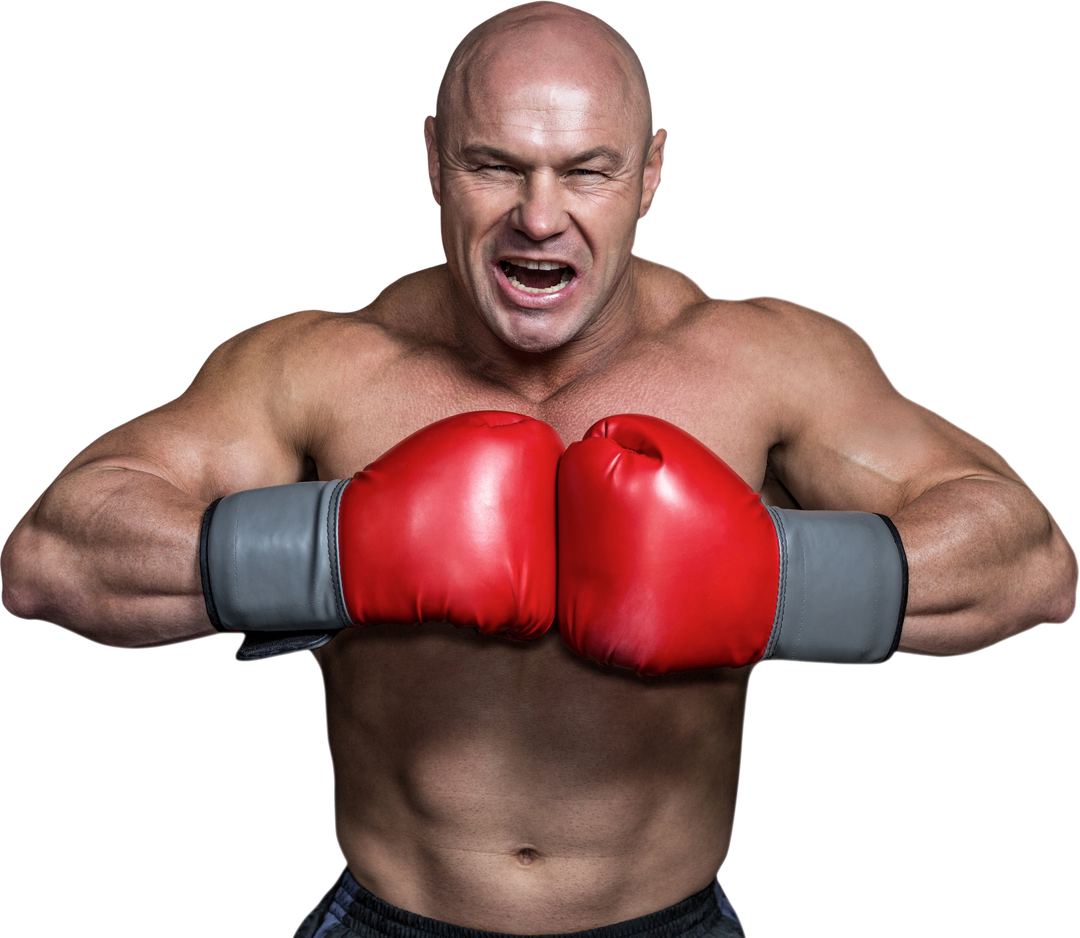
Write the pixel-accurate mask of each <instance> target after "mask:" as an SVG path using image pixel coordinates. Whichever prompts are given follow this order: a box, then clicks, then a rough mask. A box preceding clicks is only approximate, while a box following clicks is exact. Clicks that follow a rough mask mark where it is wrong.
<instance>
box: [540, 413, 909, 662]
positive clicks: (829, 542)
mask: <svg viewBox="0 0 1080 938" xmlns="http://www.w3.org/2000/svg"><path fill="white" fill-rule="evenodd" d="M558 506H559V524H558V526H559V590H558V619H559V629H560V632H561V634H562V637H563V639H564V641H565V642H566V644H567V645H569V646H570V648H572V649H573V650H574V651H576V652H577V653H578V654H580V655H582V656H584V657H586V658H591V659H592V660H594V661H598V662H600V663H602V664H613V665H618V666H620V667H624V668H633V669H635V670H636V671H638V673H640V674H665V673H668V672H672V671H687V670H695V669H702V668H715V667H741V666H743V665H747V664H751V663H753V662H755V661H758V660H760V659H763V658H789V659H796V660H803V661H833V662H874V661H882V660H884V659H885V658H888V657H889V655H891V654H892V652H893V651H894V650H895V648H896V645H897V643H898V642H899V640H900V628H901V624H902V622H903V616H904V607H905V604H906V601H907V561H906V558H905V556H904V549H903V545H902V543H901V541H900V536H899V535H898V534H897V532H896V528H895V527H894V526H893V524H892V522H891V521H889V519H888V518H885V517H883V516H880V515H874V514H869V513H866V512H857V511H793V510H787V509H780V508H771V507H769V508H767V507H766V506H765V505H763V504H762V502H761V498H760V496H759V495H758V494H757V493H756V492H755V491H754V490H753V489H751V488H750V486H748V485H747V484H746V483H745V482H743V480H742V479H741V478H740V477H739V476H738V475H737V474H736V473H735V472H733V471H732V470H731V468H729V467H728V465H727V464H726V463H725V462H724V461H723V460H721V459H720V458H719V457H717V456H716V455H715V454H714V453H713V452H712V451H711V450H710V449H708V448H707V447H706V446H704V445H703V444H702V443H700V442H699V441H698V440H696V439H694V437H692V436H690V434H688V433H686V432H685V431H683V430H681V429H679V428H678V427H676V426H674V425H673V424H670V423H667V422H666V421H664V420H660V419H658V418H656V417H645V416H639V415H634V414H629V415H621V416H616V417H608V418H607V419H606V420H601V421H600V422H598V423H597V424H595V425H594V426H593V427H592V428H591V429H590V430H589V431H588V433H586V434H585V437H584V438H583V439H582V440H581V441H580V442H576V443H571V444H570V446H569V447H568V448H567V450H566V453H565V454H564V455H563V458H562V460H561V462H560V464H559V480H558Z"/></svg>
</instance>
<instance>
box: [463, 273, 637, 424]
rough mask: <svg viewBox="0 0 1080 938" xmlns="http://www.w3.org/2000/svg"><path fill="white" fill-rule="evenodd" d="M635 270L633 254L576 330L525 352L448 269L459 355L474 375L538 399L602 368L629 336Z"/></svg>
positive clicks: (632, 327)
mask: <svg viewBox="0 0 1080 938" xmlns="http://www.w3.org/2000/svg"><path fill="white" fill-rule="evenodd" d="M634 273H635V272H634V265H633V258H631V259H630V263H629V264H628V265H627V270H626V273H625V275H624V276H622V277H620V278H619V283H618V286H617V287H616V289H615V290H614V291H613V293H612V295H611V296H610V297H608V299H607V301H606V302H605V303H604V305H603V306H602V307H601V308H600V310H599V311H598V312H597V313H596V314H595V315H594V316H593V317H591V318H590V319H589V320H588V322H587V323H586V324H585V326H584V327H583V328H582V329H581V331H580V332H578V333H577V334H576V335H574V336H573V337H572V338H570V339H569V340H568V341H566V342H564V343H563V344H562V345H559V346H557V347H556V348H553V349H549V350H547V351H543V352H529V351H524V350H522V349H518V348H515V347H514V346H512V345H509V344H507V343H506V342H504V341H503V340H502V339H501V338H500V337H499V336H498V335H496V333H494V332H493V331H492V330H491V328H490V327H489V326H488V324H487V323H486V322H485V321H484V320H483V318H482V317H481V316H480V313H479V312H478V311H477V309H476V307H475V305H473V303H472V302H471V301H470V300H469V298H468V297H467V296H466V295H465V293H464V291H462V290H461V288H460V287H459V286H458V285H457V284H456V283H455V282H454V280H453V277H452V276H451V275H450V272H449V269H448V268H447V269H446V280H447V288H448V294H449V303H450V307H451V310H452V315H453V321H454V324H455V335H456V339H457V343H458V345H459V349H460V354H461V357H462V359H463V361H464V362H465V364H466V366H467V367H468V369H469V370H470V371H471V372H473V373H474V374H476V375H477V376H479V377H482V378H484V379H485V380H487V381H492V382H494V383H496V384H499V385H502V386H503V387H506V388H508V389H509V390H511V391H513V392H514V393H515V394H517V395H519V396H520V397H523V398H525V399H526V400H528V401H530V402H531V403H534V404H541V403H543V402H544V401H546V400H548V399H549V398H550V397H552V396H553V395H555V394H557V393H558V392H559V391H561V390H563V389H564V388H566V387H567V386H568V385H570V384H572V383H573V382H574V381H576V380H578V379H579V378H581V377H583V376H585V375H588V374H591V373H593V372H595V371H598V370H599V369H601V368H602V367H603V366H604V365H605V364H606V363H607V362H609V361H610V360H611V359H612V358H613V357H614V355H615V354H616V353H617V352H618V350H619V349H620V348H622V347H623V346H624V345H625V344H626V342H627V341H628V340H629V339H630V338H631V337H632V336H633V334H634V333H635V331H636V329H637V321H638V316H637V303H636V299H637V288H636V280H635V275H634Z"/></svg>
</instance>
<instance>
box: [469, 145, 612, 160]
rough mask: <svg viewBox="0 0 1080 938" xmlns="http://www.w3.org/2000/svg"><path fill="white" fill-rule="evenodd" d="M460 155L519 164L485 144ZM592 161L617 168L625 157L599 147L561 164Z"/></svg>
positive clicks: (507, 153) (506, 154)
mask: <svg viewBox="0 0 1080 938" xmlns="http://www.w3.org/2000/svg"><path fill="white" fill-rule="evenodd" d="M461 155H462V156H463V157H465V158H466V159H469V160H483V161H485V162H486V161H493V162H497V163H520V162H521V159H520V157H516V156H514V155H513V154H512V153H509V152H507V151H506V150H500V149H499V148H498V147H493V146H489V145H488V144H486V143H476V144H471V145H469V146H465V147H462V149H461ZM593 160H606V161H607V162H609V163H611V164H613V165H616V166H618V165H620V164H622V163H623V162H625V160H626V157H625V156H624V155H623V154H622V153H620V152H619V151H618V150H613V149H612V148H611V147H605V146H599V147H593V148H592V149H591V150H585V151H584V152H583V153H578V154H576V155H575V156H572V157H570V159H568V160H564V161H563V163H564V165H567V166H573V165H577V164H579V163H590V162H592V161H593Z"/></svg>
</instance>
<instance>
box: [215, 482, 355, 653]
mask: <svg viewBox="0 0 1080 938" xmlns="http://www.w3.org/2000/svg"><path fill="white" fill-rule="evenodd" d="M347 484H348V480H338V481H333V482H298V483H294V484H292V485H277V486H271V487H269V488H261V489H251V490H249V491H246V492H237V493H236V494H234V495H229V496H227V497H225V498H222V499H219V500H218V501H216V502H214V503H213V504H212V505H211V506H210V507H209V508H208V509H207V511H206V515H205V516H204V518H203V525H202V533H201V536H200V539H199V541H200V543H199V568H200V571H201V574H202V587H203V598H204V600H205V601H206V612H207V615H208V616H209V617H210V621H211V623H212V624H213V626H214V628H216V629H218V631H222V632H247V633H248V638H247V640H246V641H245V643H244V645H243V647H242V648H241V649H240V651H239V652H238V653H237V657H238V658H241V659H245V658H263V657H268V656H270V655H273V654H281V653H282V652H285V651H294V650H297V649H299V648H317V647H318V646H319V645H323V644H325V643H326V642H328V641H329V640H330V639H331V638H332V637H333V636H334V635H335V634H336V633H337V631H338V630H340V629H342V628H344V627H346V626H349V625H352V624H353V623H352V622H351V621H350V619H349V615H348V612H347V611H346V609H345V601H344V598H343V596H342V594H341V583H340V577H339V576H338V557H337V515H338V503H339V501H340V498H341V491H342V489H344V488H345V486H346V485H347ZM253 633H260V634H253ZM261 633H272V634H266V635H263V634H261Z"/></svg>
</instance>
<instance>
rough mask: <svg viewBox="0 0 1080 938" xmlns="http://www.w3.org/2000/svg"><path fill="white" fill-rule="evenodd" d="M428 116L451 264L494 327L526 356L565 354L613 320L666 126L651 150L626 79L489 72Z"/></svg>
mask: <svg viewBox="0 0 1080 938" xmlns="http://www.w3.org/2000/svg"><path fill="white" fill-rule="evenodd" d="M487 71H488V72H489V73H491V74H488V75H486V80H485V81H484V82H483V83H482V84H481V88H480V91H481V92H482V93H477V89H476V88H475V86H474V87H473V88H472V89H470V90H471V93H469V94H467V95H465V96H464V97H465V98H466V100H465V101H463V102H461V106H459V107H457V108H456V109H455V110H454V111H453V112H452V115H451V117H452V120H449V121H448V119H447V117H446V116H441V117H440V119H441V120H443V121H444V126H443V127H442V128H440V129H441V131H442V135H441V141H440V142H441V147H438V146H437V145H436V142H435V134H434V120H433V119H432V118H428V121H427V125H426V135H427V138H428V157H429V171H430V175H431V184H432V191H433V193H434V195H435V199H436V201H438V202H439V204H440V205H441V206H442V236H443V245H444V247H445V250H446V257H447V262H448V264H449V268H450V272H451V274H452V276H453V277H454V280H455V282H456V284H457V286H458V288H459V289H460V290H461V291H462V292H463V293H464V295H465V297H466V299H467V300H468V302H469V303H470V304H471V305H472V307H473V308H474V309H475V310H476V311H477V313H478V314H479V316H480V317H481V319H482V320H483V322H484V323H485V324H486V326H487V327H488V329H490V330H491V332H493V333H494V334H495V335H496V336H497V337H498V338H500V339H501V340H502V341H503V342H505V343H506V344H508V345H510V346H511V347H513V348H516V349H520V350H523V351H532V352H542V351H547V350H549V349H553V348H556V347H558V346H561V345H563V344H565V343H566V342H568V341H570V340H571V339H573V338H574V337H576V336H578V335H580V334H582V333H583V332H584V331H585V330H587V329H588V328H589V327H590V325H592V324H594V323H597V322H599V321H601V320H602V319H604V318H605V316H612V315H618V310H619V309H621V308H622V307H623V306H624V305H625V303H626V294H627V292H628V288H629V265H630V252H631V248H632V247H633V242H634V230H635V227H636V225H637V220H638V218H640V217H641V216H642V215H644V214H645V212H646V211H648V208H649V204H650V203H651V201H652V196H653V193H654V192H655V190H656V187H657V186H658V185H659V182H660V166H661V163H662V160H663V142H664V132H663V131H660V132H659V133H658V134H657V135H656V137H655V138H653V140H652V142H651V144H650V146H649V149H648V150H647V151H646V149H645V139H644V136H645V133H647V130H645V129H644V128H643V125H642V119H641V117H640V115H639V113H637V112H635V111H634V110H633V109H631V108H628V107H626V106H625V103H624V102H625V101H626V98H627V95H626V94H625V92H624V90H623V86H621V85H619V84H618V83H613V82H612V81H610V80H608V81H596V80H593V81H590V80H589V78H590V76H588V75H585V76H582V75H580V74H574V70H573V69H569V68H568V69H565V70H564V71H563V72H562V74H559V71H560V70H559V68H558V67H557V66H556V67H553V68H549V69H548V71H547V73H546V74H538V75H533V76H527V77H523V76H522V74H521V68H520V65H519V66H518V67H517V68H516V69H515V68H511V69H506V70H504V71H503V73H502V74H500V73H499V70H498V69H497V68H496V67H491V68H489V69H488V70H487Z"/></svg>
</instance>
